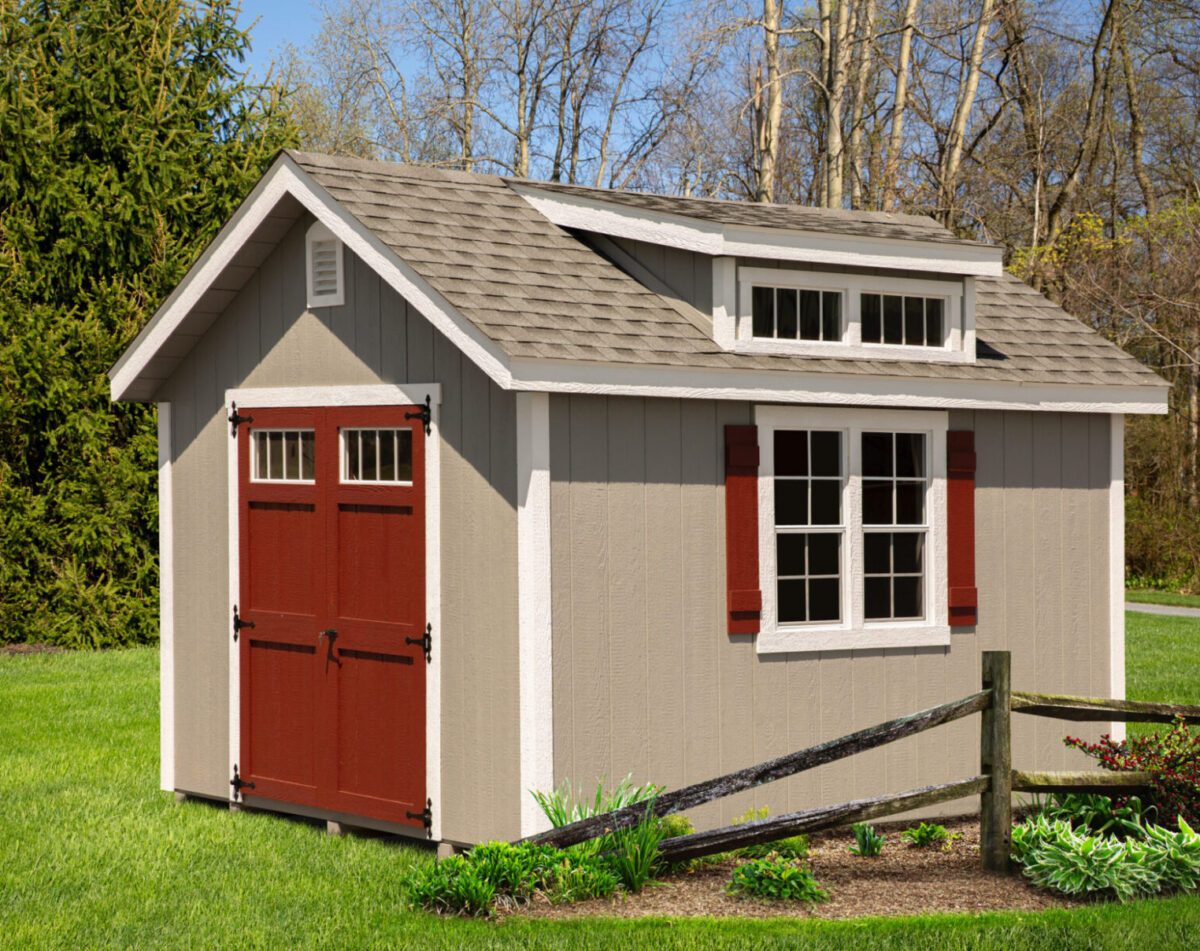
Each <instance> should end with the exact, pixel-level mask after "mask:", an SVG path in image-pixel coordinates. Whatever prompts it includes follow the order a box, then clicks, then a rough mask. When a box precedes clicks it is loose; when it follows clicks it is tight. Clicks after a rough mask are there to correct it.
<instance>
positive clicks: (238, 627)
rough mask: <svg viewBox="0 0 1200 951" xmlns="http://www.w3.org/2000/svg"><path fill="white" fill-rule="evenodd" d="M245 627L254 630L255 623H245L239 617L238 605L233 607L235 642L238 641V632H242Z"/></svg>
mask: <svg viewBox="0 0 1200 951" xmlns="http://www.w3.org/2000/svg"><path fill="white" fill-rule="evenodd" d="M244 627H248V628H251V629H253V627H254V622H253V621H243V620H242V619H241V618H240V617H238V613H237V605H236V604H235V605H234V606H233V639H234V640H235V641H236V640H237V639H238V631H240V630H241V629H242V628H244Z"/></svg>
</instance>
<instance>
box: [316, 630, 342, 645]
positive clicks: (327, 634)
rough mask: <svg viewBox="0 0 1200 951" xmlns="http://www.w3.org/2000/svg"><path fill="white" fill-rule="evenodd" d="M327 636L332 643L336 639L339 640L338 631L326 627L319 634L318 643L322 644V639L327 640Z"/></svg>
mask: <svg viewBox="0 0 1200 951" xmlns="http://www.w3.org/2000/svg"><path fill="white" fill-rule="evenodd" d="M327 637H328V638H329V643H330V644H332V643H333V642H334V641H336V640H337V631H335V630H334V629H333V628H331V627H327V628H325V630H323V631H322V632H321V633H320V634H318V635H317V643H318V644H320V643H321V641H323V640H325V638H327Z"/></svg>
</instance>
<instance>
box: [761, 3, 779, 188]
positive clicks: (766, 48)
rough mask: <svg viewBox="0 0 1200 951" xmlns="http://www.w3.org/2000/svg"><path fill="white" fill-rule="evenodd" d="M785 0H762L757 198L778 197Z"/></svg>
mask: <svg viewBox="0 0 1200 951" xmlns="http://www.w3.org/2000/svg"><path fill="white" fill-rule="evenodd" d="M782 14H783V0H779V2H778V3H776V0H763V55H764V57H765V59H766V68H767V81H766V85H765V86H764V87H763V89H762V97H763V99H765V100H766V101H765V103H763V102H762V101H761V100H760V101H759V104H760V106H761V108H760V109H759V113H758V114H759V125H758V182H757V184H756V187H755V191H754V200H755V201H762V202H770V201H774V200H775V166H776V163H777V162H778V159H779V127H780V125H781V124H782V121H783V97H782V95H781V88H780V75H779V19H780V17H781V16H782Z"/></svg>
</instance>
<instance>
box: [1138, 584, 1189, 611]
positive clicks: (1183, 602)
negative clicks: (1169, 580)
mask: <svg viewBox="0 0 1200 951" xmlns="http://www.w3.org/2000/svg"><path fill="white" fill-rule="evenodd" d="M1125 600H1126V601H1132V602H1133V603H1134V604H1169V605H1171V606H1173V607H1177V608H1200V594H1179V593H1178V592H1175V591H1137V590H1133V589H1126V591H1125Z"/></svg>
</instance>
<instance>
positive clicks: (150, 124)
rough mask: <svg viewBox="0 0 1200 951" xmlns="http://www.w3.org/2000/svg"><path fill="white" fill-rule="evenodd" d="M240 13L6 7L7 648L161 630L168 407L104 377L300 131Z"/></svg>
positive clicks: (2, 408)
mask: <svg viewBox="0 0 1200 951" xmlns="http://www.w3.org/2000/svg"><path fill="white" fill-rule="evenodd" d="M236 13H237V8H236V7H234V6H232V5H231V4H230V2H229V0H198V2H186V0H107V2H84V0H59V2H27V0H3V2H2V3H0V642H2V641H22V640H30V641H34V640H43V641H50V642H53V643H59V644H66V645H73V646H110V645H117V644H130V643H137V642H145V641H152V640H154V639H155V638H156V637H157V619H156V618H157V587H158V568H157V557H156V547H157V542H156V535H157V508H156V502H155V486H156V470H157V462H156V450H155V421H154V411H153V408H152V407H143V406H128V405H114V404H112V403H110V401H109V397H108V380H107V377H106V371H107V370H108V368H109V367H110V366H111V365H112V363H113V362H114V361H115V360H116V359H117V357H118V356H119V355H120V354H121V352H122V350H123V349H124V348H125V347H126V345H127V344H128V343H129V342H130V340H131V339H132V338H133V336H134V335H135V334H136V333H137V331H138V330H139V329H140V328H141V326H142V325H143V324H144V323H145V322H146V321H147V320H148V319H149V317H150V315H151V314H152V313H153V312H154V310H155V308H156V307H157V306H158V305H159V304H160V303H161V302H162V300H163V299H164V298H165V297H166V295H167V294H168V293H169V292H170V290H171V289H172V288H173V287H174V285H175V284H176V283H177V282H178V280H179V279H180V278H181V277H182V276H183V274H184V272H185V271H186V269H187V267H188V266H189V265H190V264H191V262H192V261H193V260H194V259H195V258H196V256H197V255H198V254H199V253H200V251H201V250H202V249H203V247H204V245H205V243H206V242H207V241H208V240H209V239H211V237H212V236H213V234H214V233H215V231H216V230H217V228H218V227H219V226H220V224H221V223H222V222H223V220H224V219H225V218H226V217H227V216H228V215H229V214H230V213H231V212H232V211H233V209H234V208H235V207H236V205H237V203H238V201H239V200H240V199H241V198H242V197H243V196H244V195H245V193H246V192H247V190H248V189H249V187H250V186H251V184H252V183H253V182H254V180H255V179H256V178H257V177H258V176H259V175H260V174H261V172H262V171H263V169H264V168H265V166H266V165H267V163H268V162H269V161H270V159H271V157H272V156H273V155H274V154H275V153H276V151H277V150H278V149H279V148H280V147H282V146H284V145H288V144H290V143H291V138H292V129H291V126H290V123H289V122H288V120H287V118H286V115H285V114H284V113H283V111H282V110H281V108H280V103H279V100H278V98H277V96H276V95H275V92H274V90H273V89H271V88H270V87H265V86H255V85H251V84H249V83H247V82H246V81H245V78H244V76H243V75H242V73H241V69H240V66H239V64H240V63H241V61H242V59H243V56H244V53H245V50H246V49H247V47H248V44H249V38H248V36H247V34H246V33H244V32H242V31H240V30H238V29H237V26H236Z"/></svg>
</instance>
